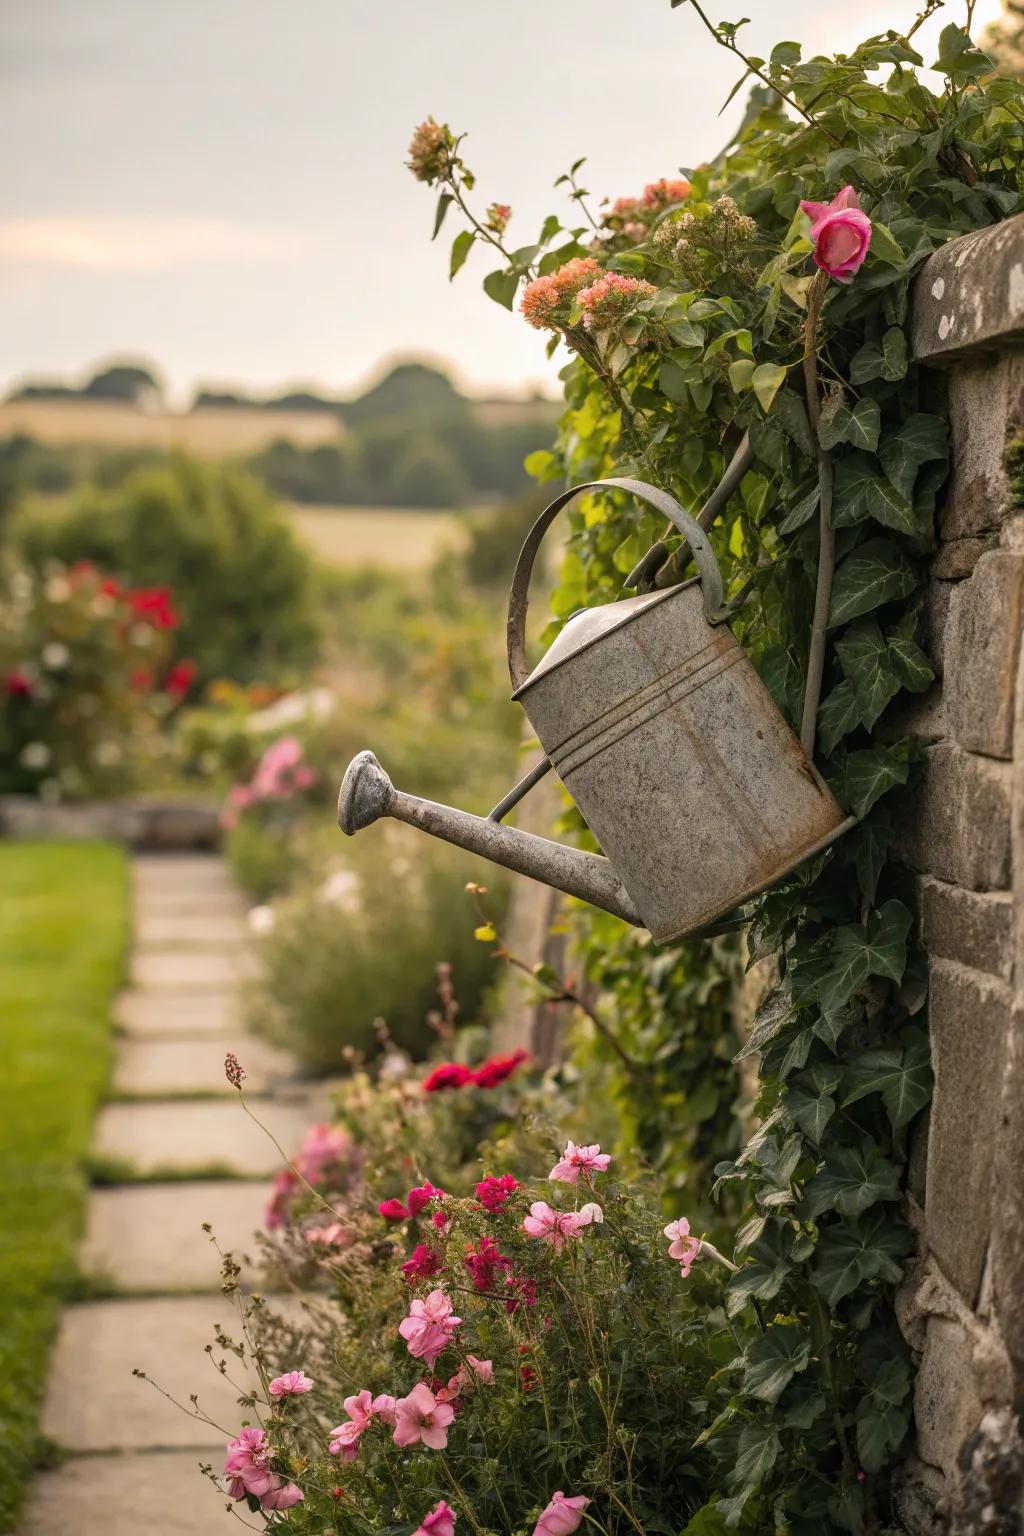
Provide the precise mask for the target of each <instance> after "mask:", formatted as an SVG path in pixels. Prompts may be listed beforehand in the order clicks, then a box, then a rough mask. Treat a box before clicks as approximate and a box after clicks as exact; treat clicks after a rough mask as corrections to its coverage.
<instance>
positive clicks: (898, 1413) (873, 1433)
mask: <svg viewBox="0 0 1024 1536" xmlns="http://www.w3.org/2000/svg"><path fill="white" fill-rule="evenodd" d="M908 1426H909V1420H908V1418H907V1415H906V1413H905V1412H904V1410H903V1409H902V1408H892V1407H889V1406H887V1405H884V1404H882V1405H879V1404H878V1403H877V1402H876V1401H875V1400H874V1398H873V1397H866V1398H863V1399H862V1401H861V1402H860V1404H859V1405H858V1408H857V1458H858V1460H859V1461H860V1464H861V1466H862V1467H863V1468H864V1471H865V1472H880V1471H881V1469H882V1468H883V1467H884V1466H885V1463H886V1462H887V1461H888V1460H889V1459H890V1457H891V1455H892V1452H893V1451H895V1450H897V1449H898V1448H899V1446H900V1445H901V1444H902V1441H903V1438H904V1436H905V1435H906V1433H907V1428H908Z"/></svg>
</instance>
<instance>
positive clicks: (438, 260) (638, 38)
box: [0, 0, 999, 399]
mask: <svg viewBox="0 0 1024 1536" xmlns="http://www.w3.org/2000/svg"><path fill="white" fill-rule="evenodd" d="M723 7H724V8H723ZM919 8H920V0H857V3H856V4H850V3H848V0H746V4H745V7H744V8H743V9H741V7H740V0H720V3H718V4H712V5H711V7H710V14H711V16H712V19H713V20H715V21H717V20H720V19H723V18H724V19H738V17H739V16H740V15H742V14H743V10H744V9H745V10H746V11H747V12H752V13H753V16H752V21H751V24H750V25H749V26H748V27H746V28H744V30H743V34H742V36H743V39H744V41H745V46H746V48H747V50H748V51H749V52H752V53H761V54H766V53H768V52H769V51H770V49H771V46H772V45H773V44H774V43H775V42H777V41H780V40H782V39H786V38H798V39H800V41H801V42H803V44H804V46H805V56H806V55H807V54H809V53H811V52H816V51H823V50H828V51H835V50H842V49H846V48H850V47H852V46H854V45H855V44H856V43H857V42H858V41H859V40H860V39H861V38H862V37H864V36H867V35H869V34H870V33H872V32H876V31H880V30H882V29H883V28H885V27H887V26H891V25H893V24H894V23H896V22H903V23H905V21H906V20H907V19H908V18H910V17H912V16H913V15H914V14H915V13H916V11H917V10H918V9H919ZM998 13H999V0H978V4H977V6H976V10H975V18H976V25H975V35H977V33H978V30H979V27H980V26H983V25H984V24H985V23H986V22H987V21H989V20H991V19H992V18H994V17H995V16H996V15H998ZM962 19H963V4H962V3H961V0H948V3H947V5H946V7H945V9H944V10H943V11H942V12H940V13H939V17H938V18H937V19H935V20H933V21H932V22H930V23H929V24H928V28H927V31H925V30H924V29H922V33H921V34H919V37H923V43H922V51H923V52H924V53H925V56H926V60H928V59H929V57H930V55H929V50H931V56H933V55H934V48H935V38H936V36H937V33H938V30H939V27H940V26H941V25H942V24H944V23H945V22H947V21H949V20H958V21H962ZM737 74H738V70H737V68H736V64H735V61H734V60H733V59H732V58H730V57H729V56H728V55H727V54H726V52H725V51H724V50H723V49H721V48H720V47H718V46H717V45H716V44H715V43H714V42H713V40H712V39H711V38H710V37H709V36H708V35H707V33H706V32H705V31H704V29H703V28H702V26H701V23H700V21H699V19H698V17H697V15H696V14H695V12H694V11H693V10H692V9H691V8H690V6H689V5H686V4H684V5H682V6H680V7H679V8H677V9H675V10H673V9H671V8H670V5H669V0H504V3H502V4H499V3H498V0H433V3H432V4H430V5H425V4H423V0H360V3H356V0H172V3H170V4H162V3H159V0H89V3H87V4H83V3H82V0H0V138H2V142H3V144H4V146H5V154H4V168H3V171H2V172H0V337H2V338H3V342H2V350H0V387H4V386H6V385H7V384H8V383H10V382H11V381H13V380H16V379H20V378H23V377H25V376H26V375H40V374H45V375H52V374H61V375H66V376H68V377H71V378H81V377H83V376H84V373H85V371H86V370H88V368H89V365H91V364H94V363H95V362H97V361H98V360H101V359H104V358H108V357H110V356H111V355H132V356H141V357H144V358H147V359H150V360H152V361H153V362H155V363H156V364H157V365H158V367H159V369H160V371H161V372H162V374H163V376H164V377H165V378H166V379H167V381H168V382H169V385H170V387H171V390H172V393H173V394H175V395H176V396H177V397H179V398H182V399H184V398H186V397H187V395H188V393H189V391H190V389H191V387H192V386H193V385H194V384H195V383H196V382H197V381H201V382H203V383H205V384H220V385H230V384H238V385H242V386H244V387H247V388H250V389H253V390H256V391H258V390H263V389H265V390H276V389H278V388H279V387H281V386H284V385H290V384H295V383H308V384H314V385H316V386H318V387H321V388H325V389H329V390H331V391H335V392H341V393H348V392H351V391H353V390H355V389H356V388H358V387H360V386H362V385H363V384H364V383H365V382H367V381H368V380H369V379H372V378H373V377H375V376H377V375H378V374H379V373H380V371H381V368H382V365H383V364H384V362H385V361H386V360H389V359H392V358H395V357H400V356H417V357H426V358H433V359H437V360H444V361H446V362H448V363H449V364H451V365H452V367H453V371H454V372H455V374H456V377H457V378H458V379H459V380H460V382H461V383H462V384H463V385H464V386H466V387H469V388H471V389H473V390H474V391H478V392H490V391H498V392H504V393H514V392H518V391H520V390H522V389H525V388H528V387H530V386H533V385H537V384H540V385H541V386H543V387H550V385H551V383H552V382H553V365H550V364H548V363H546V361H545V358H544V351H543V338H542V337H540V336H539V335H538V333H537V332H536V331H532V330H531V329H530V328H529V327H528V326H527V325H526V324H525V323H524V322H523V321H522V320H521V319H520V318H519V316H518V315H515V316H513V315H510V314H509V313H508V312H507V311H506V310H504V309H501V308H499V307H498V306H497V305H495V304H494V303H493V302H492V301H491V300H490V299H488V298H486V297H485V296H484V295H483V293H482V291H481V289H480V286H479V282H480V279H481V277H482V276H483V275H484V274H485V273H486V272H487V271H488V270H490V268H491V267H492V266H493V265H494V263H493V262H488V260H487V258H486V254H485V253H483V252H479V251H476V252H474V253H473V255H472V256H471V257H470V260H469V262H468V263H467V266H466V267H465V268H464V270H463V272H462V274H461V275H460V276H459V277H458V278H457V279H456V281H455V282H454V283H453V284H449V282H448V277H447V261H448V245H449V242H450V239H451V237H452V235H454V233H455V231H456V229H457V228H458V226H457V224H456V223H455V220H454V214H450V215H449V222H448V225H446V228H445V231H444V236H446V237H447V238H442V239H440V240H439V241H438V242H437V243H436V244H434V245H432V244H431V243H430V232H431V227H432V221H433V209H434V201H435V195H436V194H433V193H432V192H431V191H430V189H429V188H427V187H424V186H423V185H422V184H420V183H417V182H416V181H414V180H413V178H412V176H411V175H410V174H409V172H408V171H407V170H406V169H405V166H404V163H403V162H404V159H405V153H406V146H407V144H408V140H409V136H410V132H411V130H412V128H413V126H414V125H415V124H416V123H417V122H418V121H420V120H421V119H422V118H423V117H425V116H426V115H427V114H428V113H429V114H433V115H434V116H435V117H437V118H438V119H439V120H447V121H448V122H450V123H451V125H452V127H453V128H454V129H455V130H456V131H458V132H466V133H467V134H468V138H467V140H466V142H465V145H464V148H463V153H464V156H465V158H466V160H467V162H468V163H469V165H470V166H471V167H472V168H473V170H474V171H475V172H476V173H477V176H478V189H479V190H478V193H477V196H478V198H479V202H480V206H481V207H482V206H483V205H484V204H485V203H486V202H490V201H499V202H505V203H509V204H511V205H512V207H513V209H514V211H515V212H514V221H513V224H512V226H511V229H510V232H509V236H510V239H511V240H512V241H513V242H514V243H515V244H524V245H525V244H527V243H529V242H530V241H532V240H533V239H534V238H535V235H536V231H537V229H538V228H539V225H540V222H541V220H542V219H543V217H544V216H545V214H547V213H549V212H558V213H560V214H563V215H564V217H565V218H566V220H567V221H568V220H569V219H570V217H571V205H569V204H567V203H565V202H564V201H563V200H562V194H561V193H560V192H559V191H556V190H555V189H554V187H553V185H552V184H553V182H554V180H555V178H556V176H558V175H559V174H560V173H561V172H562V171H564V170H565V169H567V167H568V166H569V164H570V163H571V162H572V161H573V160H575V159H577V158H578V157H579V156H580V155H586V156H587V164H586V166H585V168H584V171H583V173H582V174H583V177H584V179H585V185H586V186H587V187H588V188H589V189H590V190H591V192H592V193H593V195H594V199H595V201H599V200H600V199H601V198H602V197H605V196H609V197H612V198H614V197H617V196H619V195H625V194H631V193H635V192H638V191H640V190H641V189H642V188H643V186H644V184H645V183H646V182H648V181H652V180H655V179H656V178H658V177H660V176H672V175H674V174H676V173H677V171H678V169H679V167H680V166H685V165H693V164H696V163H698V162H700V161H701V160H702V159H705V158H707V157H708V156H710V155H712V154H714V153H715V152H716V151H717V150H718V149H719V148H720V147H721V145H722V143H723V142H724V141H725V140H726V138H727V137H728V133H729V130H730V126H731V124H732V123H733V122H734V121H735V120H736V117H737V114H738V113H739V112H740V111H741V101H742V93H741V96H740V97H738V98H737V101H736V102H735V103H734V104H733V106H732V107H731V108H730V109H728V110H727V111H726V113H725V114H724V116H723V117H722V118H719V117H718V115H717V114H718V111H719V107H720V106H721V103H722V101H723V100H724V98H725V96H726V94H727V92H728V90H729V88H730V87H731V85H732V84H733V82H734V80H735V79H736V77H737Z"/></svg>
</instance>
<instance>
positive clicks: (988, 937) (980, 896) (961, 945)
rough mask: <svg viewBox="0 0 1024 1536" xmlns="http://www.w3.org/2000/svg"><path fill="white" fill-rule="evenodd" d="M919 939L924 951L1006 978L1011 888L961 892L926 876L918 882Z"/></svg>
mask: <svg viewBox="0 0 1024 1536" xmlns="http://www.w3.org/2000/svg"><path fill="white" fill-rule="evenodd" d="M919 890H920V912H921V938H922V941H923V943H924V946H925V948H926V949H927V951H928V953H929V954H930V955H932V956H934V957H935V958H938V959H941V960H957V961H959V963H960V964H961V965H967V966H971V967H972V968H973V969H974V970H976V971H985V972H987V973H988V975H990V976H999V977H1001V978H1002V979H1003V980H1009V977H1010V975H1011V972H1012V970H1013V898H1012V897H1011V895H1010V892H1009V891H993V892H985V893H982V892H978V891H965V890H962V889H961V888H960V886H958V885H948V884H947V883H946V882H945V881H944V880H936V879H934V878H933V877H932V876H930V875H925V876H923V877H922V878H921V881H920V885H919Z"/></svg>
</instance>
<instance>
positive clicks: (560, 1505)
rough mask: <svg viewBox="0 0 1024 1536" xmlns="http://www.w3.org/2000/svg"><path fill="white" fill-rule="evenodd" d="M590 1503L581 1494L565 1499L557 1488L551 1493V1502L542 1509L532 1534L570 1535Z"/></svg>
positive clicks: (536, 1535) (547, 1535) (546, 1535)
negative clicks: (555, 1491)
mask: <svg viewBox="0 0 1024 1536" xmlns="http://www.w3.org/2000/svg"><path fill="white" fill-rule="evenodd" d="M589 1503H590V1500H589V1499H585V1498H584V1497H583V1495H582V1494H577V1495H576V1496H575V1497H574V1498H570V1499H567V1498H566V1496H565V1494H564V1493H562V1491H561V1490H560V1489H559V1491H558V1492H557V1493H553V1494H552V1495H551V1502H550V1503H549V1504H548V1506H547V1508H546V1509H542V1510H541V1513H540V1519H539V1520H538V1521H537V1524H536V1525H535V1526H534V1528H533V1536H571V1533H572V1532H573V1531H574V1530H575V1529H576V1527H577V1526H578V1525H579V1523H580V1521H581V1520H582V1519H583V1511H584V1510H585V1509H586V1507H587V1505H588V1504H589Z"/></svg>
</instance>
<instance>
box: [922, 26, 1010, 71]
mask: <svg viewBox="0 0 1024 1536" xmlns="http://www.w3.org/2000/svg"><path fill="white" fill-rule="evenodd" d="M932 68H933V69H937V70H939V72H940V73H941V74H943V75H947V76H948V77H949V78H950V79H951V80H979V79H980V78H981V76H982V75H987V74H989V73H990V72H991V71H992V70H993V69H994V68H995V66H994V64H993V63H992V60H991V59H990V58H989V56H988V54H987V53H982V51H981V49H980V48H976V47H975V46H974V43H973V42H972V41H971V37H970V33H968V32H966V31H965V30H964V28H963V27H958V26H957V24H956V22H953V21H951V22H950V24H949V26H948V27H943V29H942V31H941V32H940V33H939V57H938V59H937V60H936V62H935V63H934V64H933V65H932Z"/></svg>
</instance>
